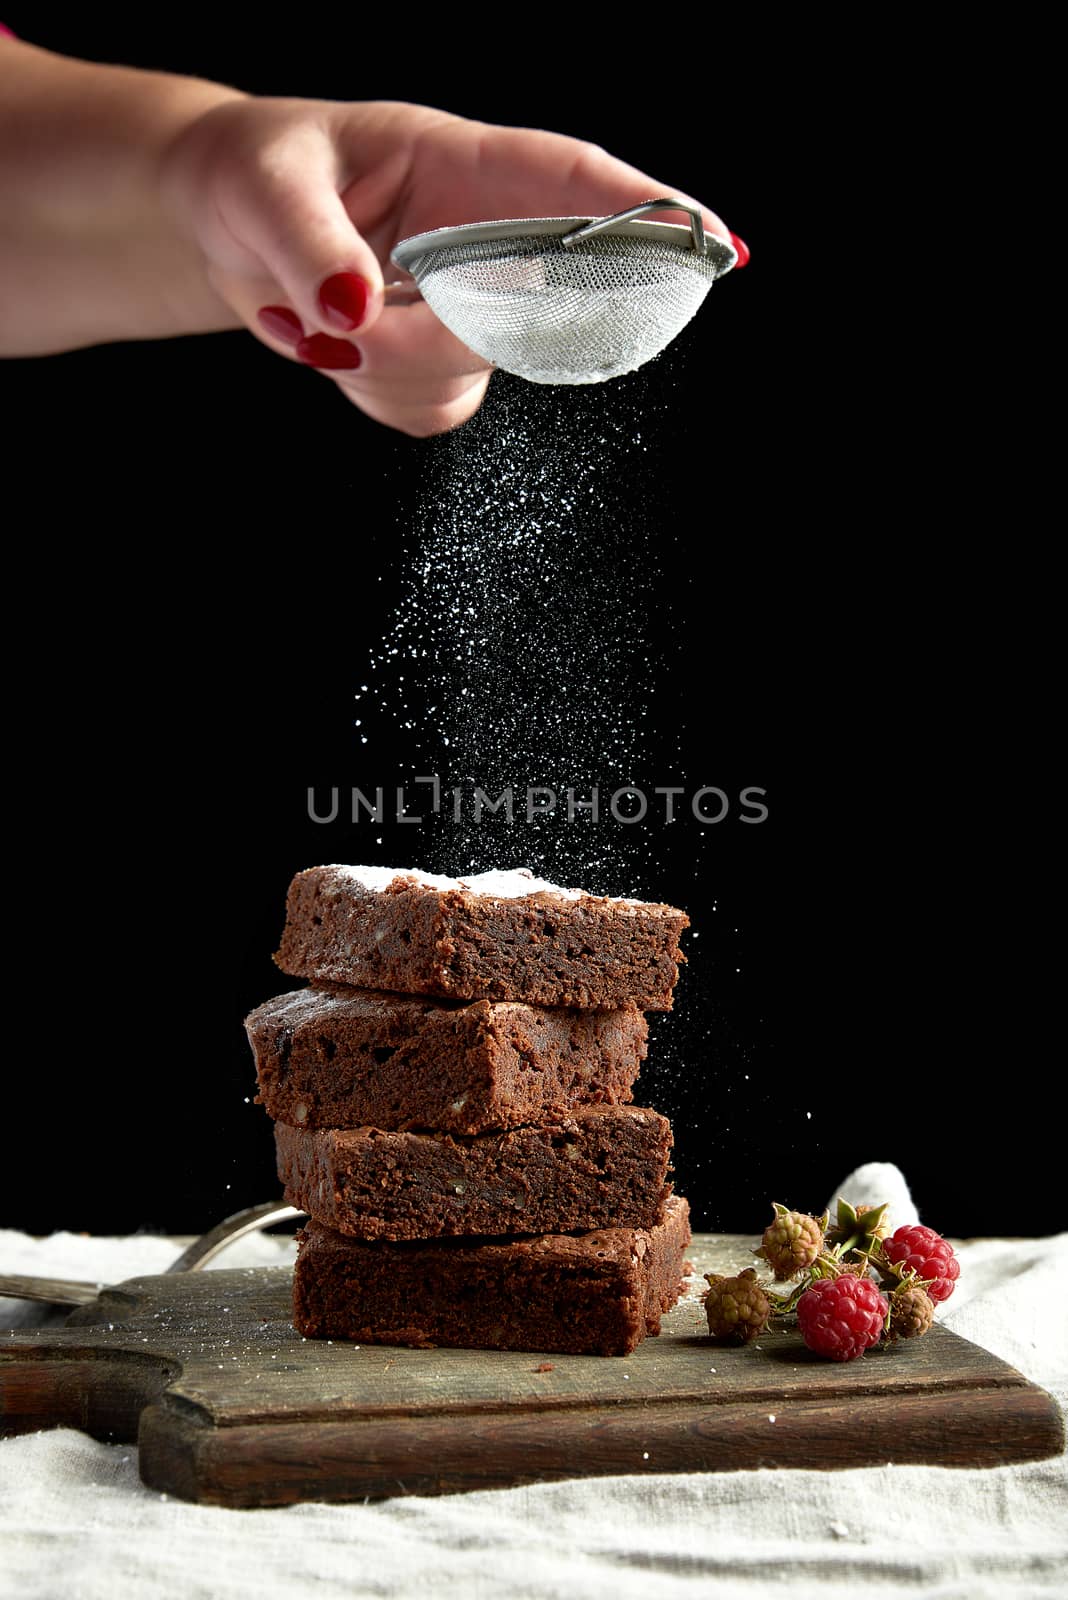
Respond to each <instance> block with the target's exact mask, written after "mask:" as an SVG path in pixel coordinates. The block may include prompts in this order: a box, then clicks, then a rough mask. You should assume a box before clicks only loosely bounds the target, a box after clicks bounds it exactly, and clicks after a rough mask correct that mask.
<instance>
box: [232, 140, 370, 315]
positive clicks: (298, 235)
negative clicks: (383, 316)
mask: <svg viewBox="0 0 1068 1600" xmlns="http://www.w3.org/2000/svg"><path fill="white" fill-rule="evenodd" d="M339 177H340V174H339V171H338V167H337V155H336V152H335V148H334V145H333V142H332V141H331V140H330V139H329V138H328V137H327V135H326V132H325V130H324V129H323V128H321V127H320V126H318V125H317V124H315V123H308V124H301V125H299V126H295V127H294V126H290V127H288V128H287V129H286V130H285V132H284V135H282V136H280V137H279V138H278V139H277V140H276V141H275V142H274V143H273V144H270V145H268V146H267V147H266V148H265V149H264V150H263V151H262V153H261V156H260V159H259V160H257V161H256V162H255V163H252V164H246V165H245V166H244V167H243V168H242V170H241V173H240V177H239V179H238V181H237V182H236V183H235V185H234V189H233V192H232V193H231V194H230V195H229V196H228V207H227V210H228V215H227V221H228V223H229V225H230V226H231V228H232V229H233V231H234V233H235V234H236V235H237V236H238V237H239V238H240V239H241V241H242V243H243V244H245V245H246V246H247V247H248V248H249V249H250V250H251V251H252V253H253V254H254V255H255V256H256V258H257V259H258V261H259V262H260V264H261V265H262V268H263V275H264V277H266V278H269V279H273V280H274V282H275V283H277V284H278V285H279V287H280V288H281V290H282V298H283V299H284V300H285V301H288V303H289V304H290V305H291V306H292V308H293V310H294V311H295V312H296V314H297V316H298V317H299V318H300V320H301V322H302V324H303V325H304V328H305V330H306V331H307V332H308V333H309V335H313V334H315V333H317V332H320V333H327V334H330V335H333V336H335V337H337V336H338V335H347V334H350V333H353V332H355V330H356V329H357V328H368V327H370V326H372V325H373V323H374V322H375V320H376V318H377V317H378V315H379V314H380V312H381V310H382V272H381V268H380V267H379V264H378V260H377V257H376V256H375V253H374V251H373V250H372V248H371V246H370V245H369V244H368V243H367V241H366V240H365V239H364V238H363V236H362V235H361V234H360V232H359V231H358V229H357V227H356V225H355V223H354V222H353V221H352V218H351V217H350V216H349V214H348V212H347V211H346V209H345V206H344V204H343V203H342V200H341V197H340V195H339V193H338V183H339Z"/></svg>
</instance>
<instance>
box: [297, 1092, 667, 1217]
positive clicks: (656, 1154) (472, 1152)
mask: <svg viewBox="0 0 1068 1600" xmlns="http://www.w3.org/2000/svg"><path fill="white" fill-rule="evenodd" d="M274 1134H275V1146H276V1149H277V1152H278V1176H279V1177H280V1178H281V1180H282V1182H283V1183H284V1184H285V1191H286V1199H287V1200H288V1201H289V1203H290V1204H291V1205H294V1206H299V1207H300V1209H301V1210H302V1211H306V1212H307V1213H308V1215H309V1216H311V1217H314V1218H315V1220H316V1221H317V1222H323V1223H325V1224H326V1226H327V1227H328V1228H336V1229H337V1231H338V1232H339V1233H347V1234H351V1235H353V1236H355V1237H357V1238H360V1239H432V1238H435V1237H437V1236H438V1235H440V1234H465V1233H466V1234H499V1233H569V1232H573V1231H574V1230H575V1229H583V1230H588V1229H590V1228H616V1227H619V1228H649V1227H652V1226H653V1225H654V1224H655V1223H657V1222H659V1221H660V1220H661V1218H662V1216H663V1214H664V1201H665V1200H666V1198H667V1196H668V1194H669V1192H670V1190H669V1189H668V1188H667V1187H666V1185H665V1181H664V1180H665V1177H666V1174H667V1168H668V1158H669V1156H670V1153H671V1124H670V1123H669V1122H668V1120H667V1118H666V1117H662V1116H660V1114H659V1113H658V1112H656V1111H646V1110H643V1109H640V1108H639V1107H637V1106H597V1107H592V1108H589V1109H584V1110H582V1111H576V1112H573V1113H572V1114H571V1115H570V1116H567V1117H558V1118H556V1119H555V1120H554V1121H552V1122H545V1123H539V1124H538V1125H537V1126H535V1127H527V1128H512V1129H510V1130H508V1131H507V1132H505V1133H480V1134H475V1135H473V1136H472V1137H470V1138H458V1137H457V1136H455V1135H453V1134H448V1133H441V1134H439V1133H387V1132H385V1131H383V1130H382V1129H380V1128H336V1129H335V1128H313V1129H305V1128H290V1127H287V1126H286V1125H285V1123H282V1122H277V1123H275V1129H274Z"/></svg>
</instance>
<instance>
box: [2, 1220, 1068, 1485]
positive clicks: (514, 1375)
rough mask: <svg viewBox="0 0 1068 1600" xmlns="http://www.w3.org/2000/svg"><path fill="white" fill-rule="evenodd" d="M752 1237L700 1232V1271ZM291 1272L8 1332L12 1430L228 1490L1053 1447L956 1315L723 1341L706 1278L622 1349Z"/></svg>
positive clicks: (227, 1276)
mask: <svg viewBox="0 0 1068 1600" xmlns="http://www.w3.org/2000/svg"><path fill="white" fill-rule="evenodd" d="M751 1249H752V1241H751V1240H748V1239H742V1238H738V1237H735V1236H730V1237H724V1236H717V1235H709V1234H705V1235H697V1236H696V1237H695V1238H694V1241H693V1245H692V1248H691V1250H690V1256H691V1258H692V1260H693V1261H694V1263H695V1265H696V1267H697V1272H698V1274H699V1275H700V1274H702V1273H704V1272H707V1271H717V1272H737V1271H739V1270H740V1269H741V1268H742V1267H743V1266H746V1265H748V1264H750V1262H751V1260H752V1256H751ZM290 1281H291V1274H290V1272H289V1270H288V1269H285V1268H263V1267H258V1268H250V1269H247V1270H238V1271H232V1270H231V1271H225V1270H224V1271H210V1272H187V1273H174V1274H165V1275H161V1276H157V1277H145V1278H131V1279H129V1280H128V1281H127V1282H125V1283H122V1284H118V1285H117V1286H115V1287H114V1288H112V1289H108V1290H105V1291H103V1292H102V1293H101V1295H100V1297H99V1298H98V1300H97V1301H96V1302H94V1303H93V1304H92V1305H90V1306H86V1307H81V1308H79V1309H78V1310H77V1311H75V1312H74V1313H73V1314H72V1316H71V1317H70V1318H69V1319H68V1322H67V1323H66V1325H65V1326H64V1327H62V1328H56V1329H40V1330H32V1331H26V1330H18V1331H15V1332H13V1333H11V1334H10V1335H8V1336H6V1337H5V1336H3V1335H0V1431H3V1432H7V1433H20V1432H27V1431H30V1430H35V1429H38V1428H48V1427H57V1426H64V1425H65V1426H68V1427H77V1428H82V1429H84V1430H85V1431H86V1432H88V1433H91V1434H92V1435H94V1437H96V1438H99V1439H107V1440H131V1441H132V1440H136V1441H137V1442H138V1444H139V1445H140V1453H139V1459H140V1468H141V1476H142V1477H143V1479H144V1481H145V1482H146V1483H147V1484H148V1485H149V1486H150V1487H152V1488H154V1489H158V1490H162V1491H165V1492H166V1493H168V1494H173V1495H178V1496H181V1497H182V1498H184V1499H187V1500H199V1501H207V1502H211V1503H213V1504H216V1505H227V1506H265V1505H284V1504H288V1503H290V1502H292V1501H296V1500H346V1499H364V1498H365V1497H381V1496H388V1495H394V1494H436V1493H442V1492H446V1491H451V1490H459V1489H487V1488H499V1487H502V1486H505V1485H508V1484H515V1483H522V1482H531V1481H534V1480H538V1479H549V1478H569V1477H578V1476H595V1475H603V1474H606V1473H636V1472H707V1471H729V1470H732V1469H737V1468H741V1467H800V1466H805V1467H856V1466H870V1465H875V1464H879V1463H884V1462H925V1463H928V1464H932V1465H939V1466H964V1467H977V1466H995V1465H1003V1464H1005V1463H1007V1462H1012V1461H1025V1460H1033V1459H1037V1458H1039V1457H1043V1456H1049V1455H1054V1454H1056V1453H1057V1452H1059V1451H1060V1450H1061V1449H1062V1448H1063V1446H1064V1427H1063V1421H1062V1419H1061V1415H1060V1412H1059V1410H1058V1409H1057V1406H1056V1405H1055V1403H1054V1401H1053V1400H1052V1399H1051V1397H1050V1396H1049V1395H1048V1394H1046V1393H1045V1391H1044V1390H1042V1389H1039V1388H1037V1387H1035V1385H1033V1384H1031V1383H1029V1382H1028V1381H1027V1380H1026V1379H1025V1378H1023V1377H1022V1376H1021V1374H1020V1373H1018V1372H1016V1371H1015V1370H1014V1369H1013V1368H1012V1367H1009V1366H1007V1365H1006V1364H1005V1363H1004V1362H1003V1361H999V1360H998V1359H997V1358H996V1357H994V1356H992V1355H990V1354H989V1353H988V1352H987V1351H985V1350H981V1349H979V1348H978V1346H976V1345H973V1344H969V1343H968V1342H967V1341H966V1340H964V1339H961V1338H959V1337H957V1336H956V1335H955V1334H952V1333H950V1332H948V1331H947V1330H946V1329H944V1328H940V1327H937V1326H936V1327H935V1328H933V1329H932V1330H931V1332H930V1333H929V1334H928V1335H927V1336H926V1337H925V1338H923V1339H918V1340H915V1341H913V1342H912V1343H910V1344H901V1345H898V1346H897V1347H896V1348H894V1349H891V1350H878V1351H876V1352H874V1353H869V1354H868V1355H865V1356H863V1357H862V1358H861V1359H860V1360H858V1361H854V1362H850V1363H846V1364H838V1363H831V1362H823V1361H819V1360H817V1359H816V1358H815V1357H813V1356H812V1355H811V1353H810V1352H809V1351H807V1350H806V1349H805V1347H804V1345H803V1344H802V1342H801V1340H800V1338H799V1336H798V1335H797V1334H796V1333H769V1334H766V1335H764V1336H763V1337H762V1338H760V1339H759V1340H758V1341H757V1342H756V1344H755V1345H748V1346H746V1347H744V1348H743V1349H724V1348H722V1347H720V1346H717V1345H714V1344H713V1343H712V1342H711V1341H710V1340H709V1338H708V1336H707V1325H706V1322H705V1316H704V1311H703V1309H702V1307H701V1304H700V1301H699V1299H698V1298H697V1291H698V1290H700V1289H703V1287H704V1284H703V1282H702V1281H701V1279H700V1276H698V1279H697V1281H696V1283H695V1284H694V1287H693V1290H692V1292H691V1294H690V1295H689V1296H688V1297H687V1298H686V1299H685V1300H684V1301H682V1302H681V1303H680V1304H679V1305H678V1306H677V1307H676V1308H675V1310H674V1311H673V1312H671V1313H670V1314H669V1315H668V1316H667V1317H666V1318H665V1319H664V1326H663V1331H662V1333H661V1335H660V1337H659V1338H657V1339H646V1340H645V1342H644V1343H643V1344H642V1345H640V1346H639V1347H638V1349H637V1350H636V1351H635V1353H634V1354H633V1355H632V1356H627V1357H624V1358H618V1357H599V1356H561V1355H546V1356H540V1355H537V1354H518V1353H515V1352H510V1351H508V1352H506V1351H486V1350H408V1349H401V1348H398V1347H394V1346H385V1345H364V1346H362V1347H357V1346H353V1345H348V1344H330V1343H325V1342H321V1341H310V1340H309V1341H305V1340H303V1339H301V1337H300V1336H299V1335H298V1334H296V1333H295V1332H294V1331H293V1328H292V1325H291V1323H290Z"/></svg>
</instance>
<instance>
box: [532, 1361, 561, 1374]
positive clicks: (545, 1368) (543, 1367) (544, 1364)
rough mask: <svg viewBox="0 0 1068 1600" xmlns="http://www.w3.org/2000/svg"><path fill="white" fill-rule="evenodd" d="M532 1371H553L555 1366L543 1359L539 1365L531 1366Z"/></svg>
mask: <svg viewBox="0 0 1068 1600" xmlns="http://www.w3.org/2000/svg"><path fill="white" fill-rule="evenodd" d="M531 1371H533V1372H555V1371H556V1368H555V1366H554V1365H553V1363H552V1362H551V1361H543V1362H542V1363H541V1366H540V1367H532V1368H531Z"/></svg>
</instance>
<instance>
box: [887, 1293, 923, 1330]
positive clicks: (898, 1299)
mask: <svg viewBox="0 0 1068 1600" xmlns="http://www.w3.org/2000/svg"><path fill="white" fill-rule="evenodd" d="M933 1320H934V1306H933V1305H932V1304H931V1297H930V1295H929V1294H928V1293H927V1291H926V1289H921V1288H920V1286H919V1284H918V1283H903V1284H902V1285H901V1287H900V1289H895V1290H894V1292H893V1294H892V1295H891V1296H890V1326H889V1329H888V1330H887V1337H888V1338H890V1339H918V1338H919V1337H920V1335H921V1334H924V1333H926V1332H927V1330H928V1328H929V1327H930V1326H931V1323H932V1322H933Z"/></svg>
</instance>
